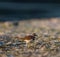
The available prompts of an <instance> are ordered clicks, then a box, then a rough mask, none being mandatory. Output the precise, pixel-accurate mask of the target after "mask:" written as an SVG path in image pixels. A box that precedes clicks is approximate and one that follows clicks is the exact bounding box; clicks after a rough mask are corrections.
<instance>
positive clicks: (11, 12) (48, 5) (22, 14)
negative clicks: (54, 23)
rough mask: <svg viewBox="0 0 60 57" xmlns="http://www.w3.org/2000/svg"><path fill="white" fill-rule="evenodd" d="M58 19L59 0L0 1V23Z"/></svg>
mask: <svg viewBox="0 0 60 57" xmlns="http://www.w3.org/2000/svg"><path fill="white" fill-rule="evenodd" d="M52 17H60V0H0V21H6V20H9V21H12V20H25V19H32V18H33V19H34V18H35V19H36V18H38V19H40V18H52Z"/></svg>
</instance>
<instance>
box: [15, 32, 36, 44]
mask: <svg viewBox="0 0 60 57" xmlns="http://www.w3.org/2000/svg"><path fill="white" fill-rule="evenodd" d="M36 36H37V35H36V34H35V33H33V34H32V35H27V36H25V37H23V38H20V37H15V38H17V39H19V41H22V42H26V45H27V44H28V43H30V42H31V41H34V40H35V38H36Z"/></svg>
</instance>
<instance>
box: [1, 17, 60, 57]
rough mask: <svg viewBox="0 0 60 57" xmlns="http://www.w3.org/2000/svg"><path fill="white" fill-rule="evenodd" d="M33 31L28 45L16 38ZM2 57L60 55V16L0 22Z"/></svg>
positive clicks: (57, 56) (56, 56) (59, 56)
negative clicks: (33, 35) (31, 39)
mask: <svg viewBox="0 0 60 57" xmlns="http://www.w3.org/2000/svg"><path fill="white" fill-rule="evenodd" d="M33 33H36V34H37V36H36V39H35V40H34V41H32V42H30V43H29V44H27V45H26V42H24V41H20V39H18V38H16V36H18V37H19V38H24V37H25V36H26V35H31V34H33ZM0 57H60V18H50V19H48V18H47V19H41V20H39V19H31V20H22V21H6V22H0Z"/></svg>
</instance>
